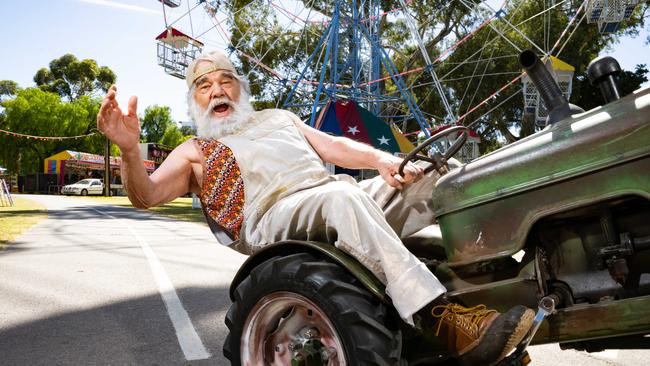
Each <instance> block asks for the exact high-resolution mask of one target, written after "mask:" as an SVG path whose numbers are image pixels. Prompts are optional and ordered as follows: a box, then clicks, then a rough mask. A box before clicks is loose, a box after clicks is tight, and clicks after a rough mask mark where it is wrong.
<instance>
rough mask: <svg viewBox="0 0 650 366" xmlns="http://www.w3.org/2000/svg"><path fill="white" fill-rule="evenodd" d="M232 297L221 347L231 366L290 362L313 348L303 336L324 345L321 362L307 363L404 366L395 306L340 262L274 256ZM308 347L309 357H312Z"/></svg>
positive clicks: (248, 278)
mask: <svg viewBox="0 0 650 366" xmlns="http://www.w3.org/2000/svg"><path fill="white" fill-rule="evenodd" d="M234 296H235V300H234V302H233V304H232V306H231V307H230V310H229V311H228V314H227V315H226V325H227V326H228V329H229V331H230V333H229V334H228V336H227V338H226V341H225V344H224V347H223V352H224V355H225V356H226V357H227V358H228V359H229V360H230V362H231V363H232V364H233V365H247V364H248V365H261V364H264V365H291V360H292V357H293V358H294V360H295V356H296V352H303V353H301V355H300V356H298V357H303V356H305V354H304V350H307V349H308V348H309V347H310V346H305V343H304V340H305V339H310V340H311V341H313V342H314V344H316V345H320V348H317V349H319V350H320V351H316V353H318V356H316V359H318V360H320V361H317V363H313V361H312V363H305V364H308V365H310V364H319V363H320V364H323V365H351V366H362V365H363V366H365V365H386V366H388V365H399V364H402V361H401V359H400V357H401V348H402V336H401V331H400V328H399V321H398V317H397V315H396V314H395V312H394V310H389V309H388V308H387V307H386V305H384V304H383V303H381V302H380V301H379V299H377V298H376V297H374V296H373V295H372V294H370V293H369V292H368V291H367V290H366V289H365V288H364V287H363V286H362V285H361V284H360V283H359V282H358V280H357V279H356V278H354V277H353V276H352V275H351V274H349V272H348V271H347V270H345V269H344V268H342V267H341V266H339V265H337V264H334V263H332V262H329V261H327V260H324V259H321V258H318V257H316V256H314V255H312V254H308V253H297V254H292V255H288V256H284V257H279V256H278V257H273V258H271V259H268V260H266V261H265V262H263V263H262V264H260V265H258V266H257V267H255V268H254V269H253V270H252V271H251V273H250V274H249V275H248V277H246V278H245V279H244V280H243V281H242V282H241V283H240V284H239V285H238V286H237V288H236V290H235V292H234ZM305 330H308V331H307V332H305ZM314 330H315V331H314ZM297 339H298V340H299V341H296V340H297ZM300 340H301V341H300ZM296 342H298V343H300V342H302V343H301V344H299V345H296ZM242 344H243V345H244V346H243V347H242ZM242 349H243V350H242ZM309 349H311V350H312V353H311V354H309V355H308V356H306V357H307V358H308V357H312V356H314V352H313V347H312V348H309ZM296 350H298V351H296ZM300 350H302V351H300ZM322 355H325V356H323V357H321V356H322ZM319 357H320V358H319ZM307 358H305V359H307ZM327 358H329V362H326V361H323V360H324V359H327ZM311 360H314V358H313V357H312V358H311Z"/></svg>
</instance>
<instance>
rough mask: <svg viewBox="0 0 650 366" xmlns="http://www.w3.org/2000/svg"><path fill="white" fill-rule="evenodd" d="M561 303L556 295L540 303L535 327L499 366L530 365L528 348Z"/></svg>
mask: <svg viewBox="0 0 650 366" xmlns="http://www.w3.org/2000/svg"><path fill="white" fill-rule="evenodd" d="M559 302H560V299H559V297H558V296H557V295H555V294H552V295H548V296H544V297H543V298H542V299H541V300H540V301H539V305H538V307H537V313H536V314H535V318H534V319H533V325H532V326H531V327H530V330H529V331H528V334H527V335H526V337H525V338H524V339H523V340H522V341H521V342H520V343H519V345H518V346H517V348H516V349H515V351H514V352H512V354H511V355H510V356H508V357H506V358H505V359H504V360H503V361H501V362H500V363H499V366H524V365H527V364H529V363H530V356H529V355H528V352H526V347H528V345H529V344H530V342H531V341H532V340H533V338H534V337H535V333H537V330H538V329H539V326H540V325H541V324H542V322H543V321H544V319H545V318H546V317H547V316H548V315H550V314H553V313H554V312H555V305H556V304H558V303H559Z"/></svg>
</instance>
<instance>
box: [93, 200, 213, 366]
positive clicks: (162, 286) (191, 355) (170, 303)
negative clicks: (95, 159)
mask: <svg viewBox="0 0 650 366" xmlns="http://www.w3.org/2000/svg"><path fill="white" fill-rule="evenodd" d="M92 209H93V210H95V211H97V212H99V213H101V214H102V215H106V216H108V217H110V218H112V219H114V220H117V221H118V222H119V223H120V224H121V225H122V226H124V227H125V228H126V229H127V230H128V231H129V232H130V233H131V235H133V236H134V237H135V239H136V240H137V241H138V243H139V244H140V247H141V248H142V251H143V252H144V255H145V257H146V258H147V261H148V262H149V267H150V268H151V272H152V274H153V278H154V281H156V284H157V285H158V291H159V292H160V296H162V299H163V302H164V303H165V307H166V308H167V314H169V318H170V319H171V321H172V325H173V326H174V330H175V331H176V337H177V338H178V343H179V344H180V346H181V349H182V350H183V354H184V355H185V359H186V360H188V361H192V360H204V359H206V358H209V357H210V353H208V351H207V350H206V349H205V346H203V342H201V338H199V335H198V334H197V333H196V329H194V326H193V325H192V321H191V320H190V317H189V315H187V311H185V308H184V307H183V304H182V303H181V300H180V298H179V297H178V294H177V293H176V290H175V289H174V286H173V285H172V282H171V281H170V280H169V277H168V276H167V272H165V268H164V267H163V266H162V264H161V263H160V261H159V260H158V257H157V256H156V254H155V253H154V251H153V250H152V249H151V246H150V245H149V243H147V241H146V240H145V239H144V238H142V237H141V236H140V235H138V233H137V232H136V231H135V229H134V228H133V227H132V226H131V225H129V224H128V223H127V222H125V221H124V220H121V219H118V218H117V217H114V216H112V215H110V214H108V213H106V212H103V211H101V210H97V209H95V208H92Z"/></svg>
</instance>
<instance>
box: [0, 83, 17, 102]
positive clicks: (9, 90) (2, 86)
mask: <svg viewBox="0 0 650 366" xmlns="http://www.w3.org/2000/svg"><path fill="white" fill-rule="evenodd" d="M17 91H18V83H16V82H15V81H13V80H0V102H1V101H2V99H3V97H13V96H14V95H16V92H17Z"/></svg>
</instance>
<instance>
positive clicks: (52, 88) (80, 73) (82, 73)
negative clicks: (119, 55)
mask: <svg viewBox="0 0 650 366" xmlns="http://www.w3.org/2000/svg"><path fill="white" fill-rule="evenodd" d="M115 80H116V75H115V73H114V72H113V70H111V69H110V68H108V67H107V66H101V67H100V66H99V65H98V64H97V61H95V60H91V59H86V60H78V59H77V57H75V56H74V55H72V54H69V53H68V54H65V55H63V56H61V57H59V58H57V59H54V60H52V61H51V62H50V65H49V68H42V69H40V70H38V71H37V72H36V75H34V82H35V83H36V85H37V86H39V87H40V88H41V89H42V90H44V91H49V92H53V93H56V94H58V95H60V96H61V97H62V98H65V99H67V100H69V101H72V100H76V99H78V98H80V97H82V96H96V95H98V94H100V93H101V94H103V93H106V92H107V91H108V88H109V87H110V86H111V85H112V84H114V83H115Z"/></svg>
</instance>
